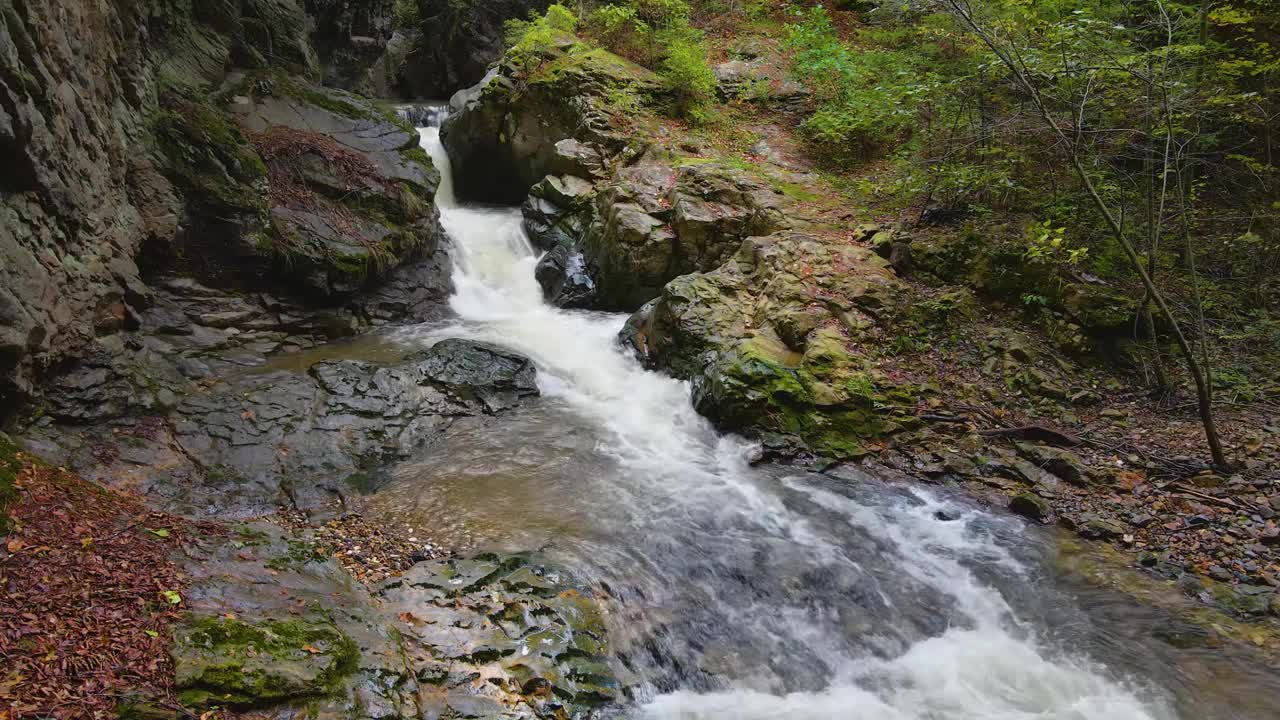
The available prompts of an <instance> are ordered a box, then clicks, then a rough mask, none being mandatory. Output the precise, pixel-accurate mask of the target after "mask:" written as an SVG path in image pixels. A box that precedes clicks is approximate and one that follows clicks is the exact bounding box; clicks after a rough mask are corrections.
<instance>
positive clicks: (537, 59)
mask: <svg viewBox="0 0 1280 720" xmlns="http://www.w3.org/2000/svg"><path fill="white" fill-rule="evenodd" d="M503 27H504V30H505V31H506V40H507V47H508V48H509V49H508V50H507V58H508V59H509V60H511V61H512V62H513V63H514V64H515V65H516V67H518V68H520V70H521V71H522V72H524V73H526V74H528V73H530V72H532V71H533V70H534V69H535V68H537V66H538V65H540V64H541V63H542V62H544V61H545V60H546V59H547V53H548V52H549V51H550V50H551V49H552V48H553V47H554V46H555V42H556V38H557V36H560V35H564V34H566V33H572V32H573V31H574V30H576V29H577V27H578V16H577V15H574V14H573V11H572V10H570V9H569V8H567V7H565V6H563V5H560V4H559V3H556V4H554V5H552V6H551V7H549V8H547V12H546V14H545V15H543V16H542V17H535V18H533V19H530V20H508V21H507V23H506V25H504V26H503Z"/></svg>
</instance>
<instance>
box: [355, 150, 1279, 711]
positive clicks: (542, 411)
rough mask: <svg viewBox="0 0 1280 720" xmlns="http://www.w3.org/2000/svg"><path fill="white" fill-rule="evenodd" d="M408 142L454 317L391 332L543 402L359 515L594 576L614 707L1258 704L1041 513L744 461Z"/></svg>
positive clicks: (1223, 662) (842, 473) (518, 235)
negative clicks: (499, 353)
mask: <svg viewBox="0 0 1280 720" xmlns="http://www.w3.org/2000/svg"><path fill="white" fill-rule="evenodd" d="M422 136H423V146H424V148H426V149H427V150H428V152H429V153H430V154H431V155H432V158H433V160H435V162H436V164H437V166H438V167H439V168H440V169H441V171H442V173H443V174H444V176H445V178H446V181H445V182H444V183H443V184H442V186H441V188H440V191H439V193H438V197H437V203H438V204H439V206H440V209H441V213H442V223H443V225H444V227H445V229H446V231H447V232H448V234H449V236H450V239H451V241H452V243H453V250H452V253H453V259H454V264H455V270H454V278H453V279H454V284H455V287H456V293H455V295H454V297H453V298H452V301H451V306H452V309H453V311H454V312H455V313H456V315H457V321H456V322H452V323H447V324H444V325H439V324H437V325H432V326H423V327H419V328H410V329H407V330H403V331H401V332H399V333H397V334H396V336H395V338H394V340H395V342H397V343H402V344H404V345H408V346H426V345H430V344H431V343H433V342H436V341H438V340H439V339H441V338H445V337H466V338H469V339H474V340H482V341H487V342H492V343H495V344H499V345H502V346H504V347H506V348H509V349H512V350H516V351H518V352H521V353H523V354H526V355H528V356H529V357H530V358H531V359H532V360H533V361H534V362H535V364H536V365H537V367H538V369H539V386H540V389H541V390H542V393H543V400H542V401H540V402H539V403H538V404H536V405H534V406H532V407H527V408H524V409H521V410H519V411H517V412H516V413H514V414H512V415H509V416H506V417H504V418H501V419H499V420H466V421H460V422H458V423H456V424H455V426H454V427H453V428H451V430H450V431H449V432H448V433H447V435H446V437H445V438H444V440H443V442H442V443H439V444H437V445H436V446H434V447H433V448H431V449H430V451H429V452H427V453H424V454H423V456H422V457H420V458H419V459H417V460H415V461H412V462H408V463H404V464H402V465H400V466H399V467H397V468H396V469H395V470H394V471H393V472H392V476H391V477H390V479H389V482H388V483H387V485H386V486H385V487H384V488H383V489H382V490H381V491H380V492H379V493H378V494H377V495H376V496H375V497H374V498H373V500H372V511H373V512H374V513H375V514H380V515H383V516H386V517H388V518H390V519H394V520H397V521H404V522H406V523H408V524H410V525H413V526H431V527H432V528H433V532H434V533H435V535H436V539H438V540H441V541H444V542H445V543H447V544H451V545H453V546H454V547H461V548H495V549H503V550H538V551H541V552H544V553H546V554H547V555H549V556H550V557H552V558H554V559H555V560H556V561H557V563H559V564H561V565H563V566H565V567H568V568H570V569H571V570H572V571H573V572H575V573H576V574H578V575H579V576H580V577H581V578H582V579H583V580H585V581H586V582H587V583H589V584H590V585H591V586H592V587H594V588H597V590H598V592H599V594H600V595H602V596H603V597H605V598H606V600H607V604H608V606H609V607H610V609H611V622H610V629H611V632H612V637H613V640H614V646H615V658H616V666H617V667H616V670H617V671H618V673H619V675H620V677H621V678H622V679H623V680H624V681H625V682H627V683H628V684H629V685H630V687H632V688H633V690H632V695H633V697H634V700H635V706H634V708H633V709H632V711H633V714H634V715H635V716H637V717H643V718H671V719H676V718H679V719H685V720H694V719H699V720H700V719H704V718H705V719H707V720H710V719H713V718H714V719H719V718H725V719H729V718H738V719H749V718H760V719H764V718H815V719H817V718H858V719H864V718H865V719H866V720H881V719H883V720H899V719H902V720H906V719H912V720H944V719H945V720H969V719H972V720H979V719H982V720H1024V719H1026V720H1029V719H1031V718H1039V719H1045V720H1048V719H1055V720H1070V719H1079V720H1086V719H1087V720H1108V719H1110V720H1141V719H1143V718H1150V719H1152V720H1172V719H1173V718H1184V719H1186V720H1199V719H1201V718H1203V719H1205V720H1217V719H1222V720H1226V719H1228V718H1232V719H1234V718H1249V719H1252V718H1258V719H1259V720H1261V718H1274V717H1277V716H1280V682H1278V681H1277V680H1276V679H1275V677H1274V676H1273V675H1272V674H1269V673H1268V672H1267V671H1266V669H1265V668H1264V667H1263V666H1262V665H1260V664H1259V662H1258V661H1257V658H1255V657H1254V656H1253V655H1252V654H1251V653H1245V652H1241V653H1237V652H1235V651H1233V650H1230V649H1226V648H1214V647H1206V646H1204V645H1203V644H1201V645H1196V643H1194V642H1192V643H1188V642H1185V640H1186V638H1187V637H1193V636H1195V635H1196V633H1197V630H1196V629H1195V628H1185V629H1181V630H1185V632H1183V631H1181V630H1180V629H1179V628H1177V627H1176V625H1175V621H1174V620H1172V618H1171V616H1170V615H1169V614H1167V613H1165V612H1163V611H1160V610H1156V609H1154V608H1151V607H1147V606H1145V605H1141V604H1139V603H1137V602H1136V601H1134V600H1132V599H1130V598H1128V597H1126V596H1124V595H1121V594H1119V593H1116V592H1113V591H1109V590H1105V589H1101V588H1097V587H1094V586H1091V585H1089V584H1087V583H1083V582H1079V581H1078V580H1076V579H1074V578H1073V577H1071V576H1069V575H1067V574H1064V573H1062V572H1061V571H1060V570H1059V569H1058V568H1059V565H1058V564H1057V563H1055V555H1056V553H1057V552H1058V547H1057V543H1056V542H1055V536H1054V534H1053V533H1051V532H1050V531H1047V530H1044V529H1040V528H1034V527H1031V526H1028V525H1027V524H1026V523H1024V522H1022V521H1021V520H1019V519H1016V518H1012V517H1008V516H1003V515H995V514H992V513H990V512H988V511H986V510H984V509H982V508H981V507H979V506H978V505H977V504H975V503H973V502H971V501H970V500H968V499H966V498H964V497H961V496H958V495H954V494H951V493H950V492H948V491H946V490H944V489H940V488H937V487H928V486H926V485H924V484H917V483H914V482H904V481H903V480H902V479H900V478H889V477H879V476H876V475H875V474H874V473H871V474H869V473H867V472H864V471H861V470H857V469H853V468H846V469H837V470H835V471H832V472H830V473H828V474H816V473H812V472H808V471H806V470H802V469H796V468H788V467H779V466H752V465H751V464H750V463H749V462H748V460H747V458H748V457H749V455H750V453H749V450H750V448H749V446H748V444H747V443H746V442H745V441H743V440H741V439H738V438H734V437H729V436H721V435H719V434H718V433H716V431H715V430H714V429H713V428H712V427H711V426H710V425H709V424H708V423H707V422H706V421H705V420H704V419H702V418H701V417H699V416H698V414H697V413H696V412H695V411H694V410H693V407H692V405H691V403H690V401H689V393H688V388H687V387H686V386H685V385H684V384H683V383H680V382H677V381H675V380H673V379H670V378H667V377H664V376H661V375H658V374H654V373H650V372H647V371H645V370H643V369H642V368H641V367H640V366H639V364H638V363H636V362H635V361H634V360H633V359H632V358H630V357H628V356H627V355H625V354H624V353H623V352H622V351H621V350H620V349H619V347H618V345H617V343H616V341H615V337H616V334H617V331H618V330H619V329H620V327H621V325H622V322H623V320H624V318H623V317H622V316H617V315H607V314H600V313H586V312H574V311H564V310H560V309H557V308H554V307H551V306H548V305H547V304H545V303H544V302H543V300H542V293H541V289H540V288H539V287H538V285H537V283H536V282H535V280H534V277H533V269H534V265H535V264H536V261H537V254H536V252H535V251H534V250H533V249H532V248H531V247H530V245H529V243H528V240H527V238H526V237H525V236H524V233H523V230H522V228H521V217H520V212H519V210H518V209H516V208H494V207H467V206H463V205H460V204H459V203H458V202H457V201H456V200H455V199H454V197H453V193H452V189H451V187H450V183H449V182H448V177H449V172H450V170H449V166H448V159H447V156H446V155H445V154H444V152H443V148H442V147H441V145H440V142H439V137H438V131H437V130H436V129H435V128H426V129H423V130H422ZM1173 638H1180V639H1181V640H1179V641H1177V642H1175V641H1173ZM1188 645H1190V646H1188Z"/></svg>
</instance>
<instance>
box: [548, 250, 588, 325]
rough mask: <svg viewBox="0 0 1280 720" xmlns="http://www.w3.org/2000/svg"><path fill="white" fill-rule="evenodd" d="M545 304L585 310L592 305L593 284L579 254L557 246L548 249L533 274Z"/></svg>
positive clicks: (585, 262)
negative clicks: (545, 301)
mask: <svg viewBox="0 0 1280 720" xmlns="http://www.w3.org/2000/svg"><path fill="white" fill-rule="evenodd" d="M534 277H535V278H536V279H537V281H538V284H539V285H541V286H542V293H543V296H544V297H545V298H546V299H547V302H549V303H551V304H552V305H555V306H556V307H562V308H582V309H589V308H592V307H595V304H596V283H595V281H594V280H592V279H591V275H590V274H588V272H587V261H586V258H584V257H583V256H582V253H579V252H574V251H573V250H572V248H570V247H566V246H564V245H558V246H556V247H554V248H552V249H551V251H550V252H548V253H547V254H546V255H545V256H544V257H543V258H542V259H541V260H539V261H538V266H537V268H536V269H535V270H534Z"/></svg>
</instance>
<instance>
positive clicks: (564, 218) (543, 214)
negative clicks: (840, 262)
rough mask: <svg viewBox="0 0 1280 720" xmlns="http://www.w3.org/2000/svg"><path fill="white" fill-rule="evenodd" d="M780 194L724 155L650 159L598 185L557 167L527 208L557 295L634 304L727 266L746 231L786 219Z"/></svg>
mask: <svg viewBox="0 0 1280 720" xmlns="http://www.w3.org/2000/svg"><path fill="white" fill-rule="evenodd" d="M781 201H782V196H781V195H780V194H779V193H778V192H776V191H774V190H773V189H772V188H770V187H768V186H766V185H764V184H762V183H760V182H759V181H757V180H753V179H751V178H749V177H747V176H746V174H745V173H742V172H741V171H738V170H735V169H733V168H729V167H726V166H723V165H716V164H695V165H683V166H679V167H671V166H669V165H665V164H658V163H647V162H646V163H642V164H639V165H635V166H632V167H626V168H622V169H620V170H618V171H617V172H616V173H615V174H614V176H613V177H612V178H611V179H610V180H608V181H603V182H599V183H598V184H597V185H596V186H592V185H591V184H590V183H589V182H588V181H587V180H585V179H583V178H581V177H578V176H575V175H553V176H548V177H547V178H545V179H544V180H542V182H539V183H538V184H536V185H534V187H533V189H532V190H531V191H530V194H529V198H528V200H526V202H525V205H524V207H523V211H524V216H525V228H526V230H528V231H529V235H530V238H531V239H532V240H533V242H534V244H535V245H537V246H538V247H541V248H546V249H548V250H549V251H550V252H549V253H548V255H547V256H546V257H545V258H544V259H543V261H542V264H541V265H540V266H539V274H538V278H539V282H541V283H542V286H543V288H544V290H545V291H546V293H547V297H548V299H550V300H551V302H553V303H555V304H557V305H561V306H563V307H569V306H573V307H597V308H601V309H608V310H634V309H636V308H638V307H639V306H640V305H642V304H644V303H645V302H647V301H648V300H651V299H653V298H655V297H657V296H658V294H659V292H661V289H662V286H663V285H665V284H666V283H667V282H669V281H671V280H673V279H674V278H676V277H678V276H680V275H684V274H687V273H691V272H709V271H711V270H714V269H716V268H718V267H719V266H720V265H721V264H722V263H724V261H725V260H727V259H728V258H729V257H731V256H732V255H733V253H734V252H736V251H737V249H738V247H739V246H740V245H741V244H742V241H743V240H744V239H746V238H748V237H751V236H755V235H767V234H769V233H772V232H774V231H775V230H778V229H780V228H782V227H784V226H785V225H786V220H785V218H784V217H783V214H782V211H781V207H782V202H781ZM566 288H567V290H566Z"/></svg>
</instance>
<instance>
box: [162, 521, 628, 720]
mask: <svg viewBox="0 0 1280 720" xmlns="http://www.w3.org/2000/svg"><path fill="white" fill-rule="evenodd" d="M210 545H211V547H208V548H204V549H203V554H205V555H208V557H199V558H195V557H193V558H192V559H191V561H189V562H188V563H187V567H186V569H187V571H188V574H189V575H190V576H191V587H190V588H189V590H188V592H187V596H186V598H185V603H186V607H187V608H188V609H189V610H190V614H189V615H188V616H187V617H186V619H185V620H184V621H183V622H181V623H180V624H179V625H178V626H177V627H176V628H175V632H174V636H175V642H174V645H173V648H172V654H173V658H174V664H175V670H176V678H175V682H176V685H177V689H178V690H179V693H180V697H181V699H182V700H183V701H184V703H186V704H187V705H188V706H190V707H205V706H212V705H217V706H222V707H226V706H231V707H236V708H250V707H252V708H255V709H256V710H258V712H262V713H265V714H266V716H268V717H292V716H294V714H295V713H298V712H301V711H307V712H312V713H316V714H319V715H321V716H333V717H370V718H420V717H499V716H501V717H523V718H562V717H585V716H586V713H589V712H590V711H592V710H593V709H595V708H597V707H599V706H601V705H602V704H605V703H608V702H611V701H613V700H616V699H618V696H619V692H620V689H619V685H618V682H617V680H616V679H615V678H614V674H613V672H612V671H611V670H610V668H609V665H608V663H607V661H606V660H605V657H604V656H605V655H606V652H607V648H608V635H607V633H606V631H605V628H604V623H603V621H602V608H601V607H600V604H599V603H598V602H597V601H595V600H594V599H592V598H591V596H590V594H589V593H588V592H587V591H586V590H585V589H583V588H580V587H576V586H574V585H573V584H571V583H570V582H569V581H568V580H567V576H566V574H565V573H564V572H563V571H561V570H558V569H554V568H548V567H546V566H543V565H541V564H539V563H537V562H534V561H533V560H532V559H531V558H528V557H524V556H499V555H481V556H477V557H475V558H470V559H449V560H436V561H429V562H425V563H420V564H418V565H415V566H413V567H412V568H410V569H409V570H408V571H406V572H405V573H404V574H403V575H402V576H401V577H399V578H396V579H395V580H391V581H388V582H386V583H384V584H383V585H382V586H380V587H378V588H375V589H374V591H373V592H372V593H370V592H368V591H366V590H365V589H363V588H361V587H359V586H358V585H356V584H355V583H353V582H352V581H351V579H350V577H349V576H348V575H347V574H346V573H345V572H344V571H343V570H342V568H341V567H339V565H338V564H337V562H335V561H334V560H333V559H332V558H320V557H316V556H315V555H314V554H312V552H311V550H310V548H309V546H308V545H307V544H306V538H305V537H302V538H295V537H292V536H289V535H286V534H284V533H283V532H282V531H281V529H280V528H279V527H278V526H276V525H274V524H272V523H269V522H261V521H260V522H254V523H251V524H246V525H242V526H239V527H237V528H235V529H234V532H233V533H232V534H231V536H230V537H227V538H216V539H213V540H211V541H210ZM481 677H483V678H485V681H484V682H477V681H476V680H477V679H478V678H481Z"/></svg>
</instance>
